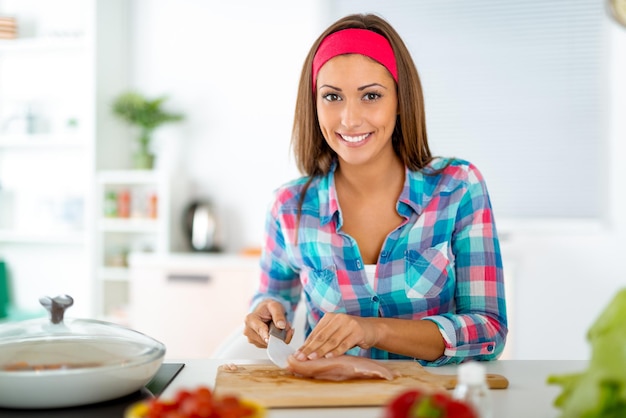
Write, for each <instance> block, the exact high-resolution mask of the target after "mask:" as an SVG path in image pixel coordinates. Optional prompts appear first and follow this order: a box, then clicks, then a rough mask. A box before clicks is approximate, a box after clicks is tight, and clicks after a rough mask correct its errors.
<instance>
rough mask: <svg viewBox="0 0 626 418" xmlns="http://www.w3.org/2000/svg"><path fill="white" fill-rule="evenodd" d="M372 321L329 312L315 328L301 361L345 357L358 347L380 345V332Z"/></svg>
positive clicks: (297, 356)
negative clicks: (378, 340)
mask: <svg viewBox="0 0 626 418" xmlns="http://www.w3.org/2000/svg"><path fill="white" fill-rule="evenodd" d="M371 319H372V318H362V317H359V316H352V315H347V314H343V313H327V314H325V315H324V317H323V318H322V319H321V320H320V322H319V323H318V324H317V325H316V326H315V329H314V330H313V331H312V332H311V334H310V335H309V337H308V338H307V339H306V341H305V342H304V344H303V345H302V347H300V349H299V350H298V351H297V352H296V353H295V356H296V358H297V359H298V360H300V361H304V360H307V359H308V360H314V359H317V358H322V357H334V356H340V355H342V354H345V352H346V351H348V350H350V349H351V348H353V347H355V346H359V347H361V348H363V349H368V348H371V347H373V346H374V345H375V344H376V338H377V333H376V330H375V326H374V324H375V322H374V321H371Z"/></svg>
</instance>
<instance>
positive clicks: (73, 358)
mask: <svg viewBox="0 0 626 418" xmlns="http://www.w3.org/2000/svg"><path fill="white" fill-rule="evenodd" d="M39 301H40V303H41V304H42V305H43V306H44V307H45V308H46V309H47V310H48V311H49V312H50V318H39V319H31V320H27V321H19V322H10V323H6V324H0V373H2V372H13V371H23V372H29V371H37V372H41V371H42V370H73V369H79V368H94V367H119V366H120V365H136V364H141V363H145V362H150V361H153V360H155V359H158V358H161V357H163V356H164V354H165V346H164V345H163V344H162V343H161V342H159V341H157V340H155V339H153V338H151V337H149V336H147V335H145V334H142V333H140V332H137V331H134V330H131V329H129V328H126V327H123V326H120V325H117V324H113V323H110V322H105V321H98V320H90V319H71V318H69V319H66V318H65V311H66V309H68V308H69V307H71V306H72V305H73V303H74V300H73V299H72V297H71V296H68V295H61V296H57V297H54V298H50V297H43V298H41V299H40V300H39Z"/></svg>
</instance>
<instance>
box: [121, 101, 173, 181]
mask: <svg viewBox="0 0 626 418" xmlns="http://www.w3.org/2000/svg"><path fill="white" fill-rule="evenodd" d="M166 99H167V97H164V96H163V97H158V98H156V99H147V98H146V97H144V96H143V95H141V94H139V93H137V92H133V91H129V92H125V93H122V94H121V95H120V96H118V98H117V99H116V100H115V101H114V103H113V113H114V114H115V115H116V116H118V117H120V118H121V119H122V120H124V121H126V122H127V123H129V124H131V125H134V126H137V127H138V128H139V129H140V133H139V137H138V145H139V148H138V150H137V152H136V153H135V155H134V158H133V161H134V166H135V168H138V169H151V168H152V167H153V165H154V154H153V153H152V151H151V150H150V141H151V140H152V134H153V133H154V130H155V129H156V128H158V127H159V126H161V125H163V124H164V123H168V122H177V121H180V120H182V119H183V115H181V114H177V113H169V112H167V111H165V110H163V108H162V106H163V103H164V102H165V100H166Z"/></svg>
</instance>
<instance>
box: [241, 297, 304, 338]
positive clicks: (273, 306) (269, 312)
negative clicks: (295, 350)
mask: <svg viewBox="0 0 626 418" xmlns="http://www.w3.org/2000/svg"><path fill="white" fill-rule="evenodd" d="M272 321H273V322H274V325H276V327H277V328H280V329H287V337H286V338H285V342H286V343H289V342H290V341H291V337H293V329H292V328H291V326H290V325H289V323H288V322H287V318H286V317H285V309H284V308H283V305H281V304H280V302H277V301H275V300H273V299H265V300H263V301H261V303H259V304H258V305H257V307H256V308H255V309H254V311H253V312H251V313H249V314H248V315H246V320H245V327H244V330H243V335H245V336H246V337H247V338H248V342H250V343H251V344H254V345H255V346H257V347H259V348H265V347H267V342H268V340H269V337H270V334H269V323H270V322H272Z"/></svg>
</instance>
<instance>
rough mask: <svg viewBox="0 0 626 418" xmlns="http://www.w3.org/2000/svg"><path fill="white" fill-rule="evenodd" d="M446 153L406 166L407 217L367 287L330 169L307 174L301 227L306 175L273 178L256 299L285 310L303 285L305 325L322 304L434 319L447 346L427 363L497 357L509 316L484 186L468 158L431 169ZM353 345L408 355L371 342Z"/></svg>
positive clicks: (329, 308) (403, 199) (381, 354)
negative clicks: (278, 182) (275, 185)
mask: <svg viewBox="0 0 626 418" xmlns="http://www.w3.org/2000/svg"><path fill="white" fill-rule="evenodd" d="M445 163H446V161H445V160H443V159H436V160H434V161H433V162H432V163H431V164H430V165H429V166H428V167H426V168H425V169H424V170H423V171H421V172H415V171H409V170H407V171H406V178H405V184H404V189H403V191H402V194H401V195H400V198H399V201H398V203H397V210H398V213H399V214H400V215H401V216H403V217H404V218H405V222H404V223H403V224H402V226H401V227H399V228H397V229H396V230H394V231H392V232H391V233H390V234H389V235H388V237H387V239H386V240H385V242H384V244H383V248H382V250H381V252H380V257H379V260H378V263H377V268H376V279H375V282H374V286H373V287H372V286H370V284H369V283H368V280H367V277H366V274H365V270H364V268H363V267H364V266H363V262H362V259H361V256H360V254H359V249H358V246H357V245H356V242H355V241H354V240H353V239H352V238H351V237H350V236H348V235H346V234H344V233H342V231H341V225H342V217H341V210H340V208H339V204H338V201H337V195H336V191H335V187H334V175H333V174H334V170H332V171H331V172H330V173H329V174H328V175H326V176H324V177H316V178H314V179H313V181H312V182H311V185H310V187H309V189H308V190H307V192H306V196H305V199H304V203H303V206H302V214H301V219H300V224H299V226H298V227H297V228H296V222H297V218H298V204H299V198H300V192H301V191H302V189H303V186H304V184H305V182H306V180H307V179H306V178H300V179H298V180H295V181H293V182H290V183H288V184H286V185H284V186H283V187H281V188H279V189H278V190H277V191H276V196H275V201H274V203H273V205H272V206H271V208H270V210H269V212H268V217H267V221H266V242H265V247H264V250H263V254H262V257H261V281H260V286H259V290H258V292H257V293H256V295H255V297H254V298H253V300H252V305H253V306H254V305H255V304H256V303H258V302H259V301H260V300H262V299H265V298H273V299H276V300H278V301H280V302H281V303H282V304H283V305H284V306H285V310H286V311H287V312H288V315H289V316H290V319H291V318H292V315H293V312H294V310H295V308H296V305H297V304H298V303H299V301H300V298H301V295H302V296H303V299H304V303H306V306H307V326H306V334H307V335H308V334H309V333H310V331H311V329H312V327H314V326H315V324H316V323H317V322H318V321H319V320H320V318H321V317H322V316H323V315H324V313H325V312H345V313H348V314H352V315H359V316H363V317H393V318H412V319H416V320H417V319H427V320H430V321H434V322H435V323H436V324H437V325H438V326H439V329H440V331H441V333H442V335H443V337H444V339H445V342H446V349H445V352H444V355H443V356H442V357H441V358H439V359H438V360H436V361H435V362H430V363H428V362H424V361H421V362H422V363H423V364H429V365H441V364H446V363H455V362H461V361H464V360H467V359H474V360H491V359H495V358H496V357H497V356H498V355H499V354H500V353H501V352H502V350H503V348H504V343H505V341H506V335H507V319H506V304H505V298H504V281H503V273H502V259H501V254H500V246H499V241H498V237H497V234H496V228H495V224H494V219H493V215H492V210H491V203H490V200H489V195H488V193H487V188H486V185H485V182H484V180H483V178H482V175H481V174H480V172H479V171H478V169H477V168H476V167H475V166H473V165H471V164H470V163H468V162H466V161H462V160H453V161H452V162H451V163H450V165H448V166H447V167H446V168H445V169H444V170H443V171H442V172H441V173H438V174H427V172H428V171H429V170H431V169H438V168H441V167H443V166H444V165H445ZM373 221H375V220H373ZM296 233H297V234H298V236H297V240H296ZM350 354H358V355H361V356H368V357H371V358H376V359H401V358H406V357H404V356H400V355H397V354H394V353H389V352H386V351H382V350H379V349H376V348H373V349H370V350H361V349H358V348H355V349H354V350H351V351H350Z"/></svg>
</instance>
